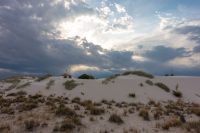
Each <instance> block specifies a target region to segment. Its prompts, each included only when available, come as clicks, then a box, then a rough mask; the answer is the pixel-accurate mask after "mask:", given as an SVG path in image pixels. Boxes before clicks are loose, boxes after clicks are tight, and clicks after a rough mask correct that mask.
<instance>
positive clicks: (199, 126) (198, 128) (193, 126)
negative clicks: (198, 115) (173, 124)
mask: <svg viewBox="0 0 200 133" xmlns="http://www.w3.org/2000/svg"><path fill="white" fill-rule="evenodd" d="M184 128H185V129H186V130H187V131H188V132H191V131H192V130H194V131H195V132H196V133H200V121H192V122H187V123H186V124H185V126H184Z"/></svg>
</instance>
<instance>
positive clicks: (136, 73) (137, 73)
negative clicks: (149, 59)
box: [122, 71, 154, 79]
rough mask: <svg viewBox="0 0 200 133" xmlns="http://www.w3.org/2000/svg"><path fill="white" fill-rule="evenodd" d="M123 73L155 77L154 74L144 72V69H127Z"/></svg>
mask: <svg viewBox="0 0 200 133" xmlns="http://www.w3.org/2000/svg"><path fill="white" fill-rule="evenodd" d="M122 75H137V76H142V77H147V78H151V79H152V78H154V76H153V75H152V74H149V73H146V72H143V71H127V72H124V73H123V74H122Z"/></svg>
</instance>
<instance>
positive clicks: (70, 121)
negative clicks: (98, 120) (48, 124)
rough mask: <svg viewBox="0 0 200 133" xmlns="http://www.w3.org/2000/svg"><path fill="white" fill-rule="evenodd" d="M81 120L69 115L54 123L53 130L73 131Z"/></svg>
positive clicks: (79, 124)
mask: <svg viewBox="0 0 200 133" xmlns="http://www.w3.org/2000/svg"><path fill="white" fill-rule="evenodd" d="M81 125H82V123H81V120H80V119H79V118H78V117H70V118H65V119H64V120H63V121H62V122H61V124H60V125H59V126H58V125H56V126H55V127H54V129H53V130H54V131H55V132H57V131H60V132H71V131H73V130H74V129H75V128H76V127H77V126H81Z"/></svg>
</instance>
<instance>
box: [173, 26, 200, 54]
mask: <svg viewBox="0 0 200 133" xmlns="http://www.w3.org/2000/svg"><path fill="white" fill-rule="evenodd" d="M173 31H174V32H176V33H178V34H183V35H187V36H188V38H189V39H190V40H192V41H195V42H196V43H197V45H198V46H196V47H194V49H193V52H195V53H199V52H200V25H194V26H182V27H179V28H175V29H174V30H173Z"/></svg>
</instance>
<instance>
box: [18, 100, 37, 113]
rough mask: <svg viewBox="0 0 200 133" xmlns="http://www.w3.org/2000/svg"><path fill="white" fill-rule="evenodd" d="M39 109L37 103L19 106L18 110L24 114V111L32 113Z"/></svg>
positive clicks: (26, 103)
mask: <svg viewBox="0 0 200 133" xmlns="http://www.w3.org/2000/svg"><path fill="white" fill-rule="evenodd" d="M37 107H38V104H37V103H36V102H25V103H22V104H21V105H19V107H18V109H19V111H20V112H23V111H30V110H32V109H34V108H37Z"/></svg>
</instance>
